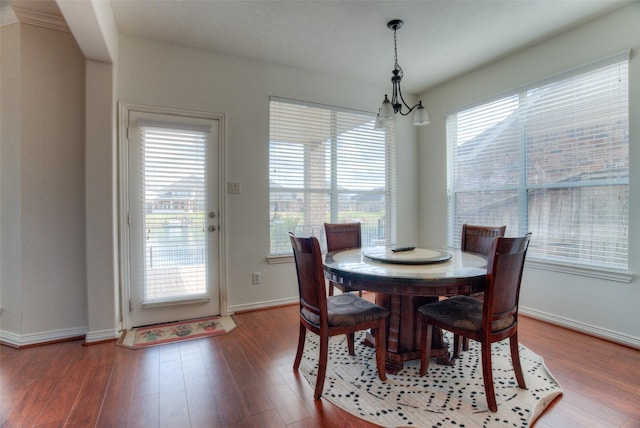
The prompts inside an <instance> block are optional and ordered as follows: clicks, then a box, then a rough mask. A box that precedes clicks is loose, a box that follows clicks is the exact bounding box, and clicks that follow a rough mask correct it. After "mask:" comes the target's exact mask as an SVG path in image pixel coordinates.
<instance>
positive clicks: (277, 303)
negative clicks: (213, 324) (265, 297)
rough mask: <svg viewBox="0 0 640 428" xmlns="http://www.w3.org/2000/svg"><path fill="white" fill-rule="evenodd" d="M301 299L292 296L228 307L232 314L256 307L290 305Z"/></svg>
mask: <svg viewBox="0 0 640 428" xmlns="http://www.w3.org/2000/svg"><path fill="white" fill-rule="evenodd" d="M299 301H300V300H299V299H298V297H292V298H288V299H279V300H269V301H267V302H255V303H251V304H248V305H237V306H229V307H228V308H227V311H228V312H229V313H230V314H233V313H236V312H246V311H252V310H256V309H267V308H272V307H276V306H283V305H290V304H292V303H298V302H299Z"/></svg>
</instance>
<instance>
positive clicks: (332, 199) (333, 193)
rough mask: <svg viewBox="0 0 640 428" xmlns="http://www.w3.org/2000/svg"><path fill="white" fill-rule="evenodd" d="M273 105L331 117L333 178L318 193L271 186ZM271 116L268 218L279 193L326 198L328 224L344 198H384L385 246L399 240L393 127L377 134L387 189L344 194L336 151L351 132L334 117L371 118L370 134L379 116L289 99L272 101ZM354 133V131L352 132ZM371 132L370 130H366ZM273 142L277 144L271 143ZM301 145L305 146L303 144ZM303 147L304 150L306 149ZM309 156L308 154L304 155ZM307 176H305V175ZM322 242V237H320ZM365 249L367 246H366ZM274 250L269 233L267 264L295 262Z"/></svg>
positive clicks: (290, 255)
mask: <svg viewBox="0 0 640 428" xmlns="http://www.w3.org/2000/svg"><path fill="white" fill-rule="evenodd" d="M273 102H276V103H283V104H289V105H291V106H293V107H294V108H295V107H303V108H304V107H312V108H316V109H323V110H326V111H327V112H328V113H329V114H330V115H332V116H331V117H332V119H331V123H332V126H328V128H329V129H327V133H328V135H329V137H328V138H327V139H326V140H324V142H323V144H327V147H328V150H327V153H330V154H328V156H329V157H330V160H329V162H327V164H330V169H329V170H330V177H329V179H328V180H327V181H328V183H329V186H327V187H325V188H320V189H315V188H313V187H306V186H307V184H306V182H305V183H304V184H303V186H302V188H300V187H276V186H273V184H274V183H272V176H271V162H272V153H271V150H272V145H273V144H274V143H276V144H277V143H278V142H277V141H275V140H276V138H274V130H273V129H272V125H273V122H272V121H273V117H272V116H273ZM269 112H270V126H269V128H270V129H269V164H270V169H269V216H270V217H271V213H272V204H273V201H272V199H271V197H272V193H274V192H276V193H279V192H293V191H295V192H298V193H305V194H310V193H316V194H322V195H326V197H327V201H328V202H327V203H328V210H327V211H326V214H327V215H328V219H327V220H326V221H327V222H332V223H337V222H339V220H338V212H339V204H338V200H339V196H340V195H341V194H345V193H347V194H359V195H380V196H381V197H382V200H383V201H384V208H383V209H384V212H385V215H384V216H385V221H384V223H385V224H384V231H383V233H384V243H391V242H392V241H393V240H394V239H395V236H396V201H395V198H396V162H395V159H396V143H395V127H394V126H389V127H388V128H386V129H384V130H380V129H375V131H376V132H382V133H384V136H383V138H384V147H383V148H382V150H384V162H385V165H384V167H383V168H384V170H385V173H384V174H385V179H384V189H382V190H381V191H377V190H375V189H374V190H358V191H352V190H349V191H346V192H345V190H343V189H342V188H341V186H338V182H337V175H338V174H340V171H341V170H340V169H339V167H338V166H337V165H338V162H339V160H338V158H337V157H338V156H339V154H338V150H337V146H338V144H339V143H338V141H339V140H340V139H341V138H338V137H339V136H340V135H344V134H347V133H348V132H350V131H346V132H340V131H338V128H339V127H337V126H335V124H336V123H335V122H334V120H335V117H334V116H333V115H335V114H338V113H347V114H353V115H358V116H363V117H366V118H368V122H367V126H368V124H370V125H371V131H373V130H374V128H373V126H374V123H375V119H376V114H375V113H372V112H364V111H360V110H354V109H349V108H343V107H336V106H331V105H325V104H319V103H314V102H308V101H299V100H292V99H288V98H281V97H276V96H271V97H269ZM352 130H353V129H352ZM367 131H368V130H367ZM377 138H378V139H379V137H377ZM272 140H274V141H272ZM300 143H302V142H300ZM303 147H304V146H303ZM305 153H306V151H305ZM303 163H304V164H305V165H306V161H304V160H303ZM303 170H304V171H307V170H308V165H307V169H304V168H303ZM305 174H306V173H305ZM269 220H270V230H271V226H272V225H271V218H270V219H269ZM319 238H320V237H319ZM320 241H321V246H322V248H323V250H324V242H323V239H320ZM363 245H364V242H363ZM272 249H273V242H272V236H271V232H270V237H269V255H268V256H267V261H268V262H269V263H270V264H271V263H287V262H290V261H293V253H292V249H291V248H288V249H287V250H286V252H283V253H280V252H272Z"/></svg>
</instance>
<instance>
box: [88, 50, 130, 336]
mask: <svg viewBox="0 0 640 428" xmlns="http://www.w3.org/2000/svg"><path fill="white" fill-rule="evenodd" d="M114 69H115V66H114V65H113V64H109V63H104V62H99V61H92V60H87V61H86V91H87V93H86V105H87V107H86V154H85V159H84V162H85V165H86V174H85V183H86V191H85V198H86V208H85V209H86V222H87V226H86V246H87V255H86V257H87V302H86V307H87V316H88V332H87V334H86V341H87V342H96V341H102V340H109V339H114V338H116V337H118V334H119V333H118V330H119V326H120V307H121V305H120V294H119V281H118V255H117V249H118V240H117V224H118V217H117V206H118V203H117V194H118V192H117V188H116V187H117V186H116V183H117V174H116V154H117V150H116V137H115V135H116V100H115V90H116V83H115V72H114Z"/></svg>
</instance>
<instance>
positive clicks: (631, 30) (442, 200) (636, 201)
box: [418, 2, 640, 348]
mask: <svg viewBox="0 0 640 428" xmlns="http://www.w3.org/2000/svg"><path fill="white" fill-rule="evenodd" d="M638 22H640V2H632V3H631V4H629V5H628V6H625V7H624V8H622V9H619V10H617V11H615V12H612V13H611V14H608V15H606V16H603V17H601V18H598V19H596V20H594V21H592V22H589V23H587V24H584V25H581V26H579V27H576V28H574V29H573V30H571V31H568V32H565V33H563V34H561V35H558V36H556V37H553V38H551V39H549V40H546V41H544V42H542V43H540V44H538V45H536V46H532V47H530V48H528V49H525V50H523V51H520V52H518V53H516V54H514V55H512V56H509V57H507V58H504V59H502V60H500V61H497V62H495V63H493V64H490V65H488V66H486V67H484V68H482V69H480V70H477V71H474V72H472V73H469V74H467V75H464V76H462V77H459V78H457V79H455V80H452V81H450V82H447V83H445V84H443V85H440V86H438V87H437V88H434V89H432V90H429V91H428V92H426V93H424V94H422V96H421V99H422V100H425V101H426V102H425V107H426V108H427V110H428V111H429V114H430V116H431V117H432V121H431V125H430V126H428V127H425V128H421V130H420V132H419V146H418V150H419V173H420V177H419V192H420V196H419V199H420V219H422V221H421V223H420V244H421V245H437V246H442V245H446V244H447V166H446V165H447V153H446V131H445V118H446V115H447V113H449V112H451V111H453V110H454V109H456V108H461V107H464V106H469V105H471V104H474V103H478V102H480V101H483V100H487V99H491V98H493V97H497V96H499V95H501V94H504V93H505V92H507V91H509V90H512V89H514V88H517V87H520V86H522V85H525V84H528V83H530V82H535V81H538V80H540V79H543V78H546V77H549V76H553V75H555V74H558V73H561V72H564V71H566V70H570V69H572V68H574V67H578V66H581V65H584V64H587V63H589V62H592V61H595V60H598V59H600V58H604V57H607V56H609V55H612V54H615V53H618V52H621V51H624V50H628V49H631V53H632V54H631V61H630V67H629V70H630V71H629V73H630V75H629V81H630V96H629V99H630V105H629V109H630V110H629V111H630V121H629V123H630V133H629V138H630V160H631V162H630V168H631V169H630V178H629V180H630V206H629V255H630V258H629V270H630V271H631V272H634V273H635V278H634V280H633V281H632V283H630V284H628V283H620V282H614V281H609V280H603V279H597V278H593V277H589V276H581V275H573V274H568V273H561V272H557V271H549V270H542V269H537V268H529V267H526V268H525V272H524V276H523V283H522V290H521V299H520V307H521V310H522V312H523V313H527V314H529V315H531V316H535V317H537V318H540V319H543V320H546V321H549V322H553V323H557V324H561V325H565V326H568V327H570V328H574V329H576V330H580V331H584V332H586V333H589V334H592V335H595V336H600V337H604V338H607V339H610V340H613V341H616V342H620V343H624V344H627V345H630V346H634V347H638V348H640V281H639V280H638V278H637V276H638V273H639V272H640V215H639V213H640V192H639V191H638V189H640V168H638V164H640V57H639V56H638V53H639V52H640V26H639V25H638ZM533 239H535V236H534V237H533Z"/></svg>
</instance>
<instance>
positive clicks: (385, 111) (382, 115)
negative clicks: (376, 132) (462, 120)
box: [376, 19, 429, 128]
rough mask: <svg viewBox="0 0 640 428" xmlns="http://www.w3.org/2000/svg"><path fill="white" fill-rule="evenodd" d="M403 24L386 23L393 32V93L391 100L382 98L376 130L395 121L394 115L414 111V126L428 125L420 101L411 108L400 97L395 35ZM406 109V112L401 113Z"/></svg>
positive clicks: (400, 77)
mask: <svg viewBox="0 0 640 428" xmlns="http://www.w3.org/2000/svg"><path fill="white" fill-rule="evenodd" d="M403 24H404V22H403V21H402V20H401V19H394V20H392V21H389V22H388V23H387V27H389V29H391V30H393V53H394V61H395V62H394V65H393V71H392V73H393V76H391V83H392V85H393V91H392V94H391V100H389V97H388V96H387V94H385V96H384V101H383V102H382V106H380V110H379V111H378V117H377V118H376V128H384V127H385V126H386V125H387V124H388V123H390V122H393V121H395V114H396V113H400V114H401V115H403V116H406V115H408V114H409V113H411V112H412V111H414V110H415V113H414V115H413V124H414V125H415V126H424V125H428V124H429V115H428V114H427V111H426V110H425V108H424V107H423V106H422V101H418V104H416V105H414V106H413V107H409V105H408V104H407V103H406V102H405V100H404V98H403V97H402V90H401V89H400V81H401V80H402V75H403V74H402V67H400V65H399V64H398V44H397V38H396V33H397V31H398V30H399V29H400V28H401V27H402V25H403ZM403 108H406V109H407V110H406V111H403Z"/></svg>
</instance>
